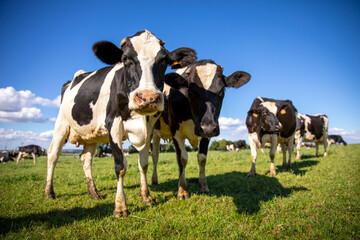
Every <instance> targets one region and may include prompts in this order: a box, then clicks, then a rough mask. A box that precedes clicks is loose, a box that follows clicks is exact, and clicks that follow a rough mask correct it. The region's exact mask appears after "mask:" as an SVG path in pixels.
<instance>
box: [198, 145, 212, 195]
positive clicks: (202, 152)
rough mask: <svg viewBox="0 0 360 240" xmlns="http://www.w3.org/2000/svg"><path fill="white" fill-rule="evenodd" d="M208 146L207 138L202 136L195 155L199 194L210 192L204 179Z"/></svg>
mask: <svg viewBox="0 0 360 240" xmlns="http://www.w3.org/2000/svg"><path fill="white" fill-rule="evenodd" d="M208 146H209V139H208V138H202V139H201V140H200V147H199V153H198V155H197V157H198V163H199V193H200V194H210V191H209V187H208V185H207V181H206V174H205V166H206V156H207V151H208Z"/></svg>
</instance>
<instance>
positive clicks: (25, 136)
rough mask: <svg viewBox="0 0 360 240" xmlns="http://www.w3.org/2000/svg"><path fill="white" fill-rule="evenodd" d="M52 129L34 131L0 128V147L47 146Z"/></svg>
mask: <svg viewBox="0 0 360 240" xmlns="http://www.w3.org/2000/svg"><path fill="white" fill-rule="evenodd" d="M52 135H53V131H46V132H42V133H34V132H32V131H20V130H15V129H4V128H0V149H2V148H5V146H6V147H7V149H15V148H17V147H19V146H21V145H28V144H36V145H40V146H41V147H47V146H49V144H50V141H51V139H52Z"/></svg>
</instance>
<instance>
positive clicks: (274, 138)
mask: <svg viewBox="0 0 360 240" xmlns="http://www.w3.org/2000/svg"><path fill="white" fill-rule="evenodd" d="M277 144H278V137H277V135H272V137H271V146H270V152H269V156H270V160H271V163H270V175H272V176H275V175H276V170H275V164H274V159H275V152H276V147H277Z"/></svg>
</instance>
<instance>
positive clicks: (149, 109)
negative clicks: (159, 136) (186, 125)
mask: <svg viewBox="0 0 360 240" xmlns="http://www.w3.org/2000/svg"><path fill="white" fill-rule="evenodd" d="M132 110H133V111H135V112H136V113H138V114H141V115H148V116H149V115H154V114H156V113H158V112H162V111H163V110H164V106H163V105H160V104H151V106H143V107H142V106H139V107H137V108H133V109H132Z"/></svg>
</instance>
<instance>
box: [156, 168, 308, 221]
mask: <svg viewBox="0 0 360 240" xmlns="http://www.w3.org/2000/svg"><path fill="white" fill-rule="evenodd" d="M247 174H248V173H242V172H235V171H234V172H230V173H225V174H221V175H211V176H207V182H208V186H209V188H210V192H211V195H212V196H213V195H215V196H217V197H220V196H229V197H231V198H233V201H234V203H235V205H236V207H237V211H238V212H239V213H249V214H255V213H257V212H258V211H259V210H260V205H261V202H267V201H271V200H273V199H274V198H276V197H288V196H289V195H291V194H292V193H293V192H297V191H308V189H307V188H304V187H291V188H285V187H283V186H282V185H281V184H280V183H279V181H278V179H277V178H276V177H269V176H263V175H256V177H254V178H247ZM187 182H188V185H189V192H190V194H194V193H197V191H198V179H197V178H192V179H187ZM177 183H178V182H177V180H171V181H167V182H164V183H160V184H159V185H152V186H151V189H152V190H153V191H165V192H167V191H169V189H170V188H172V189H174V190H175V191H177ZM174 194H175V195H176V192H174Z"/></svg>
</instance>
